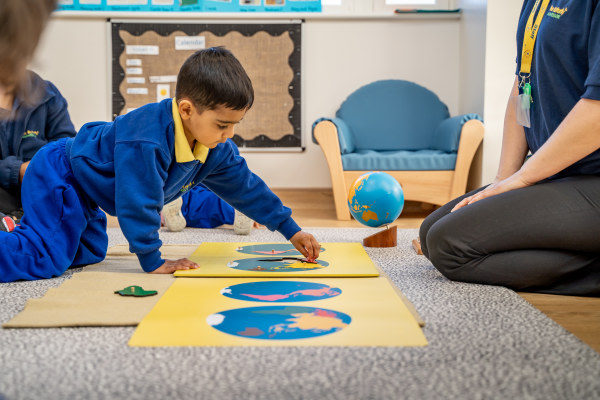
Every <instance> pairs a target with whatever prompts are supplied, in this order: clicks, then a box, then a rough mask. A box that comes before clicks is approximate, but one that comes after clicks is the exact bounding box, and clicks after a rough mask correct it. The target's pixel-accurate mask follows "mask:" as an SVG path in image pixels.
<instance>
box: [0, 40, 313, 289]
mask: <svg viewBox="0 0 600 400" xmlns="http://www.w3.org/2000/svg"><path fill="white" fill-rule="evenodd" d="M253 101H254V92H253V89H252V83H251V82H250V79H249V77H248V75H247V74H246V72H245V71H244V69H243V67H242V66H241V64H240V63H239V61H238V60H237V59H236V58H235V57H234V56H233V54H231V53H230V52H229V51H227V50H225V49H222V48H209V49H205V50H201V51H198V52H196V53H194V54H193V55H192V56H191V57H190V58H188V60H186V62H185V63H184V64H183V66H182V67H181V70H180V71H179V75H178V78H177V86H176V98H175V99H173V100H171V99H167V100H163V101H162V102H160V103H154V104H148V105H146V106H143V107H140V108H138V109H136V110H134V111H131V112H129V113H128V114H126V115H123V116H120V117H117V118H116V119H115V120H114V121H113V122H92V123H89V124H86V125H84V126H83V127H82V129H81V130H80V131H79V133H78V134H77V136H76V137H75V138H71V139H62V140H59V141H56V142H52V143H50V144H48V145H46V146H44V147H43V148H42V149H41V150H40V151H39V152H38V153H37V154H36V155H35V157H34V158H33V160H32V161H31V163H30V165H29V167H28V168H27V174H26V175H25V178H24V180H23V194H24V196H23V197H22V202H23V208H24V210H25V215H24V216H23V219H22V220H21V225H20V226H18V227H17V228H16V229H15V230H14V231H13V232H12V233H6V232H0V246H1V248H2V249H3V250H4V251H7V252H8V253H10V254H11V256H10V257H2V258H0V281H3V282H11V281H15V280H18V279H40V278H50V277H53V276H58V275H61V274H62V273H63V272H64V271H65V270H66V269H67V268H69V267H71V266H76V265H85V264H92V263H97V262H99V261H101V260H103V259H104V257H105V256H106V251H107V246H108V237H107V235H106V216H105V215H104V213H103V212H102V211H101V210H100V208H102V209H103V210H104V211H106V212H107V213H109V214H111V215H116V216H117V218H118V220H119V225H120V227H121V230H122V231H123V234H124V235H125V237H126V238H127V240H128V241H129V248H130V251H131V252H133V253H135V254H136V255H137V257H138V260H139V262H140V265H141V267H142V268H143V270H144V271H146V272H152V273H173V272H174V271H176V270H186V269H190V268H198V265H197V264H196V263H194V262H192V261H190V260H188V259H180V260H164V259H162V258H161V253H160V247H161V244H162V243H161V241H160V239H159V235H158V231H159V229H160V211H161V209H162V207H163V204H165V203H169V202H171V201H172V200H174V199H176V198H178V197H179V196H181V195H182V194H183V193H185V192H186V191H188V190H190V189H191V188H192V187H194V186H195V185H198V184H200V183H202V184H203V185H204V186H206V187H207V188H208V189H210V190H211V191H212V192H214V193H215V194H217V195H219V197H221V198H223V199H224V200H225V201H226V202H227V203H229V204H230V205H231V206H233V207H234V208H236V209H239V210H240V211H242V212H243V213H244V214H246V215H247V216H249V217H250V218H252V219H253V220H255V221H257V222H259V223H261V224H263V225H265V226H266V227H267V228H269V229H270V230H277V231H279V232H280V233H281V234H282V235H283V236H284V237H285V238H286V239H288V240H290V241H291V243H292V244H293V245H294V247H296V248H297V249H298V250H299V251H300V252H301V253H302V254H303V255H304V256H305V257H307V258H309V259H315V258H317V257H318V256H319V249H320V245H319V243H318V242H317V241H316V239H315V238H314V237H313V236H312V235H310V234H308V233H306V232H303V231H302V230H301V229H300V227H299V226H298V225H297V224H296V222H294V220H293V219H292V218H291V210H290V209H289V208H287V207H284V206H283V204H282V203H281V201H280V200H279V198H278V197H277V196H275V194H274V193H273V192H271V190H270V189H269V188H268V187H267V185H266V184H265V183H264V182H263V181H262V180H261V179H260V178H259V177H257V176H256V175H254V174H253V173H252V172H251V171H250V170H249V168H248V167H247V165H246V162H245V161H244V159H243V158H241V157H240V156H239V155H237V154H236V152H235V151H234V150H233V146H234V145H233V143H232V142H231V140H230V138H231V137H232V136H233V133H234V132H233V131H234V126H235V125H236V124H237V123H239V122H240V121H241V119H242V118H243V117H244V115H245V114H246V111H247V110H248V109H249V108H250V107H251V106H252V103H253Z"/></svg>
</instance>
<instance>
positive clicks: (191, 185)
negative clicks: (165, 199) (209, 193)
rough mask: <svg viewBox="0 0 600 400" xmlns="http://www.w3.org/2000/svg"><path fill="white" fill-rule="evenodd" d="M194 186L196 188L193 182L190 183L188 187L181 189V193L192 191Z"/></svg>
mask: <svg viewBox="0 0 600 400" xmlns="http://www.w3.org/2000/svg"><path fill="white" fill-rule="evenodd" d="M193 186H194V182H193V181H192V182H190V183H188V184H187V185H184V186H182V187H181V189H179V191H180V192H181V193H185V192H187V191H188V190H190V189H191V188H192V187H193Z"/></svg>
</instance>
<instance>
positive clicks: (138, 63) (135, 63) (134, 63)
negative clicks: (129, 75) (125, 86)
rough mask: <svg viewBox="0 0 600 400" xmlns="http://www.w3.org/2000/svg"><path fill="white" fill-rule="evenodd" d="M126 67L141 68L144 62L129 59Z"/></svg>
mask: <svg viewBox="0 0 600 400" xmlns="http://www.w3.org/2000/svg"><path fill="white" fill-rule="evenodd" d="M125 65H127V66H128V67H141V66H142V60H140V59H139V58H128V59H127V60H125Z"/></svg>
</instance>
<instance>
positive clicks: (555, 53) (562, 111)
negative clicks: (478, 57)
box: [517, 0, 600, 177]
mask: <svg viewBox="0 0 600 400" xmlns="http://www.w3.org/2000/svg"><path fill="white" fill-rule="evenodd" d="M534 4H535V0H525V1H524V2H523V8H522V10H521V17H520V19H519V25H518V29H517V74H518V73H519V68H520V66H521V49H522V45H523V35H524V32H525V25H526V23H527V19H528V18H529V14H530V13H531V10H532V9H533V6H534ZM531 96H532V99H533V103H532V104H531V128H525V136H526V139H527V144H528V145H529V149H530V150H531V152H532V153H535V152H536V151H537V150H538V149H539V148H540V147H541V146H542V145H543V144H544V143H545V142H546V140H548V138H549V137H550V135H552V133H554V131H555V130H556V128H557V127H558V125H559V124H560V123H561V122H562V121H563V119H564V118H565V117H566V116H567V114H568V113H569V112H570V111H571V109H572V108H573V107H574V106H575V103H577V102H578V101H579V100H580V99H581V98H585V99H591V100H600V0H552V1H550V4H549V5H548V8H547V9H546V12H545V14H544V17H543V19H542V22H541V24H540V27H539V30H538V33H537V40H536V42H535V47H534V50H533V60H532V64H531ZM598 134H599V135H600V132H598ZM590 174H591V175H597V174H600V150H596V151H595V152H593V153H592V154H590V155H588V156H587V157H584V158H583V159H582V160H580V161H578V162H576V163H574V164H573V165H571V166H569V167H567V168H565V169H564V170H563V171H562V172H560V173H559V174H557V175H556V176H555V177H562V176H570V175H590Z"/></svg>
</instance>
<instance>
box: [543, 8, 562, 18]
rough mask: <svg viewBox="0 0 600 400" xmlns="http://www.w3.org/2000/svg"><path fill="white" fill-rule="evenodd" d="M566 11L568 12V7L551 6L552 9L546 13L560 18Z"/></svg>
mask: <svg viewBox="0 0 600 400" xmlns="http://www.w3.org/2000/svg"><path fill="white" fill-rule="evenodd" d="M566 12H567V7H565V8H560V7H553V6H550V10H548V14H546V15H547V16H549V17H552V18H556V19H560V17H562V16H563V15H564V14H565V13H566Z"/></svg>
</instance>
